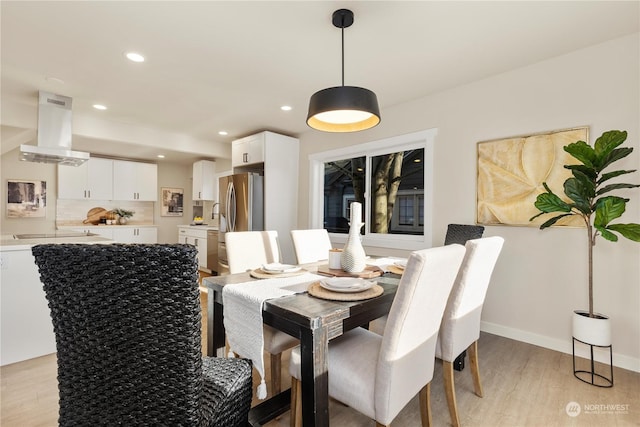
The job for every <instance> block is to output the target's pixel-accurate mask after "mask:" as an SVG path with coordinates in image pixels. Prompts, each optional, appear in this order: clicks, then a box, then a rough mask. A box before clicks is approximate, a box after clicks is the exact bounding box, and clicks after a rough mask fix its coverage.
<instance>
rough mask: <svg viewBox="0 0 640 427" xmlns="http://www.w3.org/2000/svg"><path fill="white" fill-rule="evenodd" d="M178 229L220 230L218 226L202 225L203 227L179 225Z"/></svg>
mask: <svg viewBox="0 0 640 427" xmlns="http://www.w3.org/2000/svg"><path fill="white" fill-rule="evenodd" d="M178 228H190V229H191V228H193V229H194V230H218V226H217V225H207V224H201V225H190V224H186V225H179V226H178Z"/></svg>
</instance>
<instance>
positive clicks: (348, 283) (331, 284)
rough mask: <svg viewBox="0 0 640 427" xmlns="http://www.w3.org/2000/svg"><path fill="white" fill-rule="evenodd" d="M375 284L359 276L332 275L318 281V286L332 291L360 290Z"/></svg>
mask: <svg viewBox="0 0 640 427" xmlns="http://www.w3.org/2000/svg"><path fill="white" fill-rule="evenodd" d="M375 284H376V282H370V281H368V280H364V279H361V278H359V277H332V278H330V279H323V280H321V281H320V286H322V287H323V288H325V289H327V290H329V291H333V292H362V291H366V290H367V289H370V288H371V287H372V286H373V285H375Z"/></svg>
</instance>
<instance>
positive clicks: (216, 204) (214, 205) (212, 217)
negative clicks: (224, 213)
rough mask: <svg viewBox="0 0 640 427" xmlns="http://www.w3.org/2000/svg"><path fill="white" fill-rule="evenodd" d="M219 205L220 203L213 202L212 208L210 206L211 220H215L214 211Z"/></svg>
mask: <svg viewBox="0 0 640 427" xmlns="http://www.w3.org/2000/svg"><path fill="white" fill-rule="evenodd" d="M219 204H220V203H218V202H215V203H214V204H213V206H211V219H216V211H215V209H216V206H218V205H219Z"/></svg>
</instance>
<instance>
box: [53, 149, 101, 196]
mask: <svg viewBox="0 0 640 427" xmlns="http://www.w3.org/2000/svg"><path fill="white" fill-rule="evenodd" d="M58 198H59V199H73V200H83V199H86V200H111V199H112V198H113V160H110V159H102V158H99V157H91V158H90V159H89V160H87V161H86V162H85V163H84V164H82V165H80V166H78V167H73V166H62V165H58Z"/></svg>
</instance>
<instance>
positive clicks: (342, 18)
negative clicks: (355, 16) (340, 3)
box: [341, 15, 344, 86]
mask: <svg viewBox="0 0 640 427" xmlns="http://www.w3.org/2000/svg"><path fill="white" fill-rule="evenodd" d="M341 26H342V86H344V15H342V25H341Z"/></svg>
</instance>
